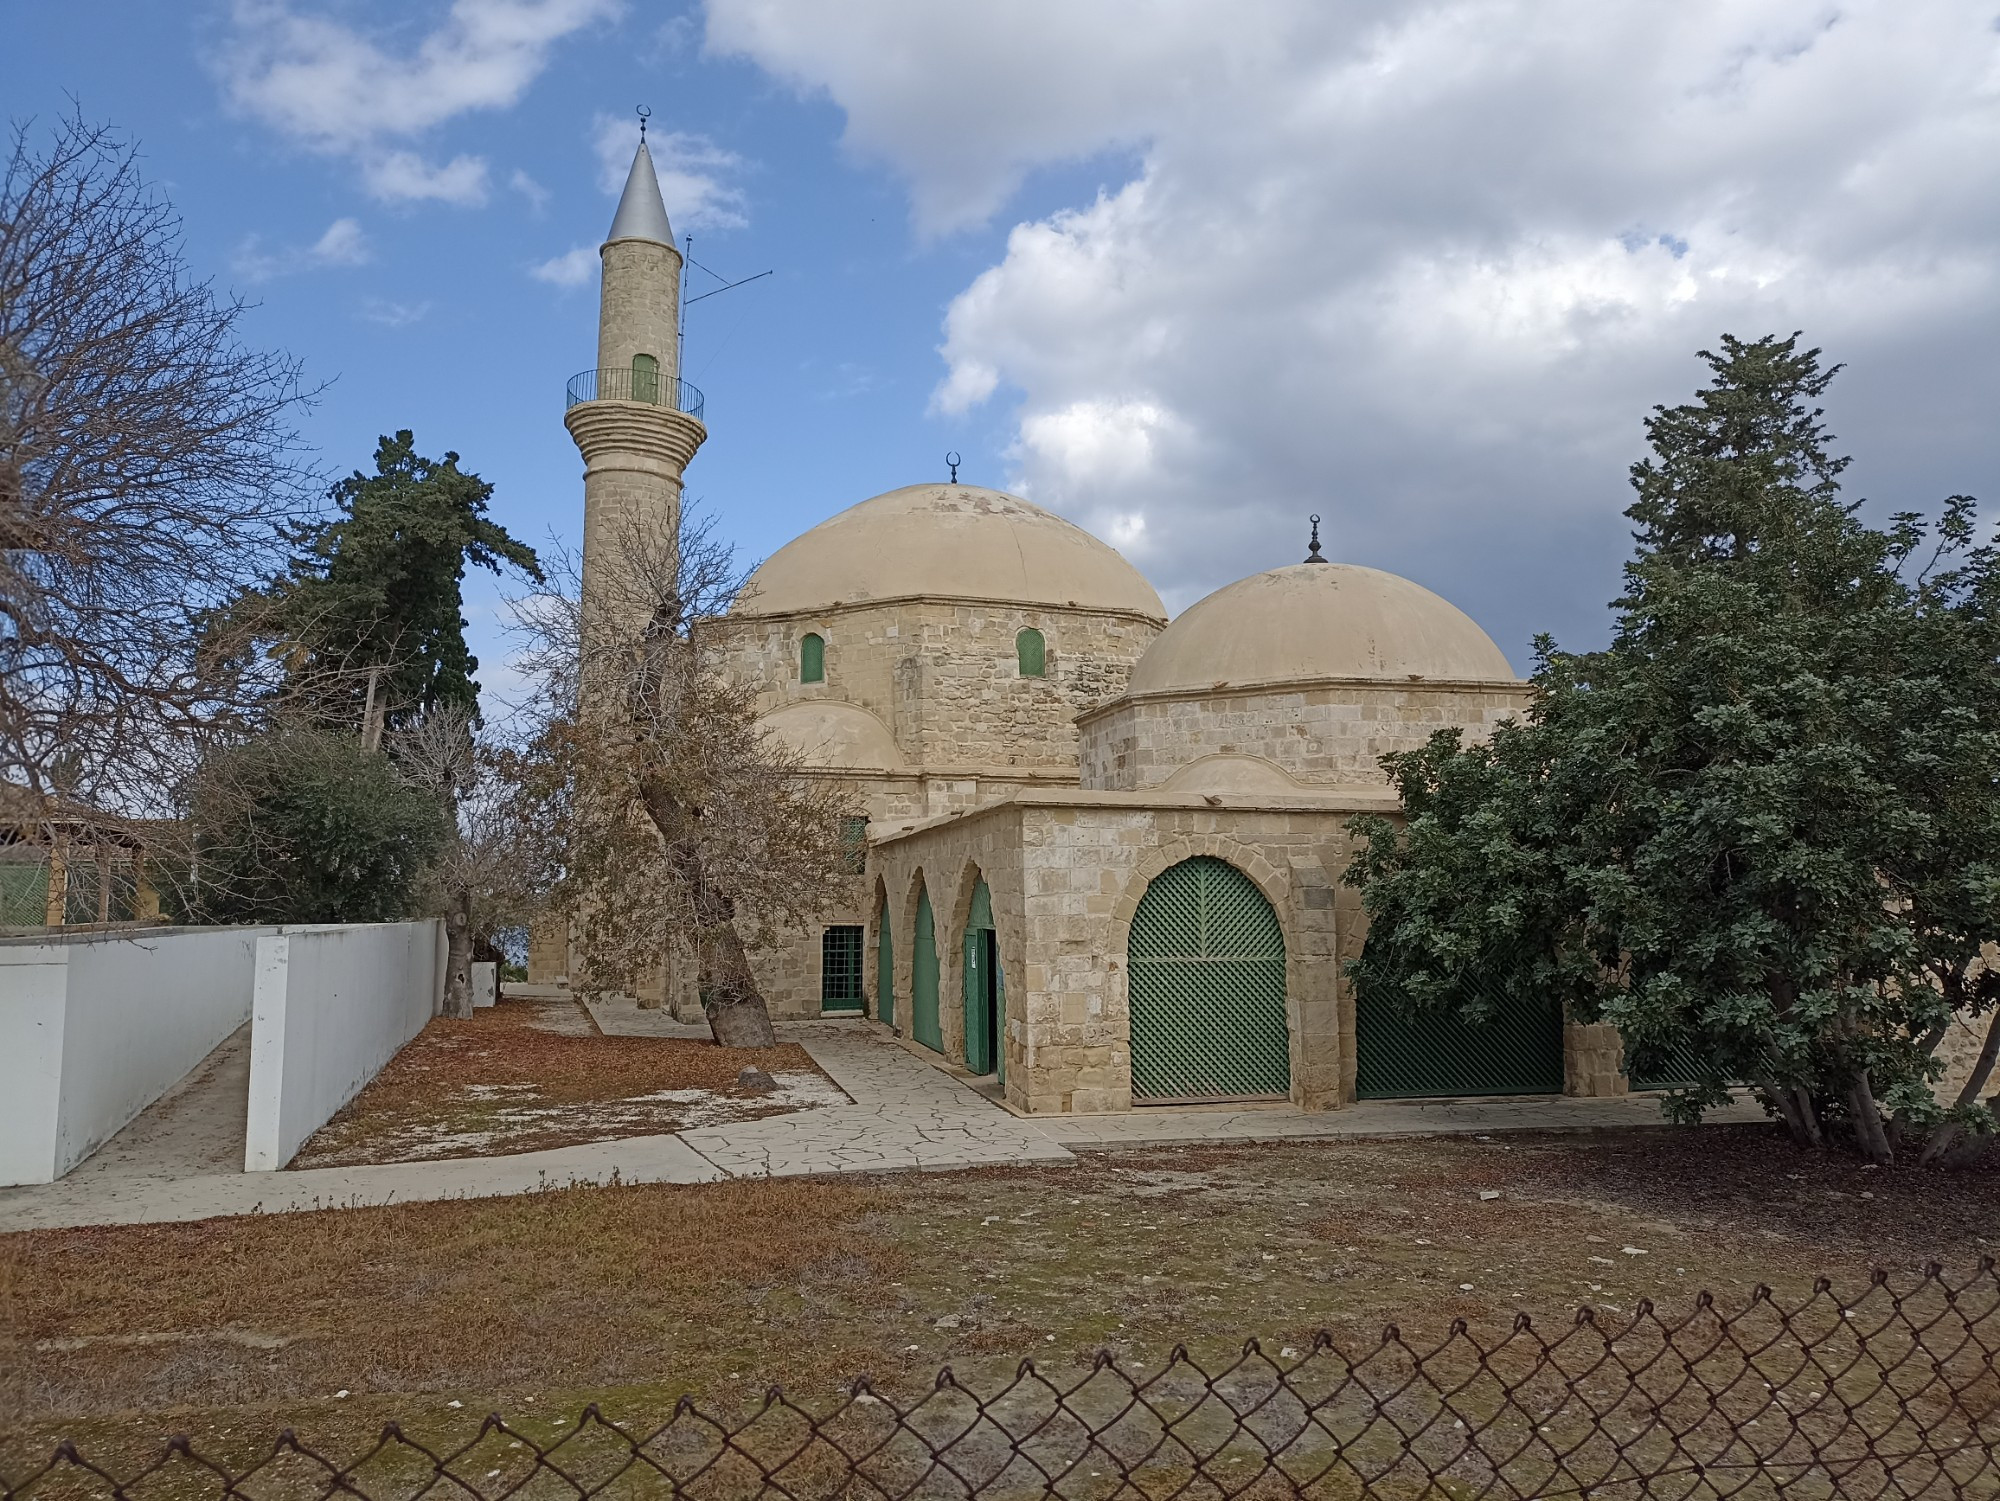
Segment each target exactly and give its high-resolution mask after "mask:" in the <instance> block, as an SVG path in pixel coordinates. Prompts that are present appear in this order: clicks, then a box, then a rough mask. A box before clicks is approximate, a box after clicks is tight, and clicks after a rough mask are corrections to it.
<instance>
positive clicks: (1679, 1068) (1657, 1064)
mask: <svg viewBox="0 0 2000 1501" xmlns="http://www.w3.org/2000/svg"><path fill="white" fill-rule="evenodd" d="M1625 1067H1626V1070H1627V1076H1628V1078H1629V1079H1630V1082H1631V1085H1632V1087H1633V1088H1634V1089H1674V1088H1677V1087H1679V1086H1680V1085H1683V1084H1692V1083H1694V1081H1695V1080H1696V1079H1697V1078H1699V1077H1700V1075H1701V1069H1700V1067H1699V1065H1697V1064H1696V1062H1695V1055H1694V1049H1693V1048H1692V1047H1690V1046H1689V1045H1688V1044H1686V1043H1681V1044H1679V1045H1678V1046H1675V1047H1671V1048H1668V1049H1667V1050H1666V1051H1665V1052H1664V1053H1659V1054H1654V1055H1651V1056H1638V1057H1635V1056H1634V1054H1633V1049H1632V1045H1631V1044H1630V1043H1629V1042H1628V1043H1627V1044H1626V1045H1625Z"/></svg>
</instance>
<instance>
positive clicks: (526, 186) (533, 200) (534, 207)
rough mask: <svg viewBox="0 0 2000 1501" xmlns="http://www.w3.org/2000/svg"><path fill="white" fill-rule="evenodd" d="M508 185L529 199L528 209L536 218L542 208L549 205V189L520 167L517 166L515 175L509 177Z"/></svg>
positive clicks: (539, 215)
mask: <svg viewBox="0 0 2000 1501" xmlns="http://www.w3.org/2000/svg"><path fill="white" fill-rule="evenodd" d="M507 186H508V187H510V188H512V189H513V190H514V191H515V192H517V193H519V194H520V195H521V196H522V197H523V198H525V199H527V200H528V211H529V212H530V213H532V214H533V215H535V217H536V218H540V217H541V213H542V210H543V209H545V208H547V207H548V206H549V190H548V189H547V188H545V187H543V186H542V185H541V184H540V183H538V182H536V181H535V179H534V178H532V177H530V176H529V175H528V174H527V173H525V172H523V171H522V170H521V169H520V168H519V167H516V168H515V169H514V175H513V176H512V177H510V178H508V179H507Z"/></svg>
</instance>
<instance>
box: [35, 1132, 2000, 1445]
mask: <svg viewBox="0 0 2000 1501" xmlns="http://www.w3.org/2000/svg"><path fill="white" fill-rule="evenodd" d="M1482 1195H1497V1197H1482ZM1996 1249H2000V1169H1996V1168H1995V1167H1993V1166H1989V1167H1986V1168H1982V1169H1976V1170H1974V1171H1971V1172H1963V1173H1958V1174H1945V1173H1932V1172H1919V1171H1915V1170H1896V1171H1884V1172H1876V1171H1873V1170H1870V1169H1868V1168H1865V1167H1863V1166H1861V1165H1859V1164H1857V1163H1855V1162H1852V1161H1849V1160H1846V1159H1842V1158H1832V1157H1817V1156H1812V1155H1809V1154H1806V1153H1803V1152H1800V1151H1798V1150H1796V1149H1794V1148H1793V1147H1791V1146H1790V1145H1788V1144H1787V1143H1785V1142H1784V1141H1783V1140H1782V1139H1780V1138H1778V1137H1776V1136H1775V1135H1773V1134H1772V1133H1771V1132H1769V1131H1767V1130H1764V1129H1761V1128H1710V1129H1703V1130H1700V1131H1698V1132H1669V1131H1653V1132H1632V1133H1629V1134H1625V1135H1606V1136H1594V1137H1578V1136H1561V1137H1557V1136H1548V1137H1524V1136H1510V1137H1502V1138H1495V1139H1492V1140H1486V1139H1480V1140H1463V1139H1458V1140H1430V1141H1349V1142H1325V1143H1310V1144H1296V1145H1284V1146H1255V1147H1239V1148H1230V1149H1181V1150H1159V1151H1152V1152H1147V1153H1144V1154H1119V1155H1104V1156H1098V1157H1093V1158H1090V1159H1087V1160H1085V1161H1084V1162H1083V1163H1081V1164H1080V1165H1078V1166H1074V1167H1052V1168H1047V1169H1040V1170H993V1171H985V1172H970V1173H957V1174H938V1175H916V1174H907V1175H896V1176H882V1177H876V1178H856V1179H848V1180H839V1181H829V1180H776V1181H762V1182H758V1181H747V1182H730V1183H722V1184H716V1185H711V1186H704V1187H689V1188H682V1187H643V1188H635V1187H628V1188H612V1189H580V1190H565V1191H562V1192H552V1193H548V1194H542V1195H535V1196H530V1197H527V1198H520V1199H511V1200H489V1201H482V1202H473V1203H449V1204H434V1205H422V1206H404V1207H390V1208H384V1209H365V1210H351V1211H334V1212H327V1213H315V1214H298V1215H282V1216H271V1217H268V1218H251V1219H233V1220H213V1221H207V1222H204V1223H199V1224H191V1225H159V1226H139V1227H130V1228H106V1229H95V1230H73V1231H48V1232H39V1231H38V1232H29V1233H24V1234H16V1235H11V1236H7V1237H4V1238H0V1313H3V1314H4V1317H0V1413H5V1414H9V1415H11V1416H9V1417H8V1418H7V1420H6V1421H5V1422H4V1424H0V1428H4V1434H5V1436H4V1438H0V1474H8V1473H17V1472H18V1470H19V1468H20V1466H21V1465H22V1464H23V1463H24V1462H25V1460H26V1458H27V1456H28V1455H30V1454H32V1453H35V1452H37V1451H43V1452H45V1451H46V1447H47V1446H48V1445H49V1444H50V1443H51V1442H53V1440H54V1439H55V1438H57V1437H59V1436H75V1437H77V1438H79V1439H81V1440H87V1441H88V1442H89V1443H90V1444H92V1445H94V1446H96V1448H97V1449H101V1450H103V1451H105V1452H107V1453H109V1454H114V1455H115V1454H116V1453H118V1452H128V1453H129V1452H137V1451H136V1447H135V1446H138V1445H142V1444H144V1443H147V1442H157V1441H158V1439H159V1437H160V1436H161V1435H162V1434H165V1433H167V1432H170V1431H176V1430H179V1431H189V1432H192V1433H193V1434H194V1435H195V1436H196V1438H197V1440H198V1441H201V1442H207V1443H211V1444H215V1445H220V1446H222V1447H223V1448H224V1450H225V1451H226V1450H227V1449H228V1448H229V1446H231V1445H239V1444H243V1443H246V1442H248V1441H249V1440H250V1438H251V1436H253V1435H254V1436H257V1437H259V1438H263V1439H266V1440H267V1439H268V1436H269V1435H270V1434H271V1433H272V1432H274V1431H275V1430H276V1429H278V1428H280V1427H284V1426H288V1425H295V1426H297V1427H299V1428H300V1429H301V1430H302V1431H310V1432H313V1433H315V1434H318V1435H321V1436H323V1437H324V1438H326V1439H327V1440H328V1441H329V1442H332V1441H335V1440H338V1439H339V1438H341V1437H342V1436H343V1435H345V1436H348V1437H358V1436H359V1435H361V1434H362V1433H363V1432H364V1431H370V1430H372V1428H373V1426H374V1425H377V1424H379V1423H380V1422H382V1421H384V1420H385V1419H387V1418H389V1417H392V1416H393V1417H396V1418H399V1419H401V1420H403V1421H404V1423H405V1424H406V1426H410V1427H412V1428H413V1430H417V1431H436V1432H440V1433H445V1432H455V1431H456V1428H457V1427H460V1426H462V1427H465V1428H466V1431H467V1432H468V1433H469V1432H470V1431H471V1428H472V1426H473V1425H474V1423H475V1422H476V1417H475V1415H476V1414H481V1413H484V1412H485V1411H487V1410H489V1409H493V1408H499V1409H503V1410H505V1411H506V1412H507V1413H508V1414H509V1415H510V1416H520V1417H522V1418H525V1419H527V1420H529V1421H530V1422H539V1423H543V1424H547V1425H554V1424H556V1423H557V1421H558V1419H559V1418H561V1417H562V1416H563V1415H564V1414H567V1415H569V1417H570V1418H572V1419H573V1417H574V1415H575V1414H576V1413H577V1411H578V1410H579V1409H580V1408H581V1406H582V1404H583V1403H584V1402H586V1401H589V1400H594V1399H596V1400H602V1401H603V1402H604V1403H605V1405H606V1408H607V1410H609V1411H611V1412H613V1413H623V1414H630V1415H638V1414H652V1415H655V1416H657V1415H659V1414H663V1413H665V1412H666V1411H667V1410H668V1409H669V1408H670V1407H671V1404H672V1401H673V1399H674V1398H675V1397H676V1396H678V1395H679V1394H680V1393H682V1392H684V1391H686V1392H693V1393H695V1394H697V1395H698V1396H699V1397H700V1399H701V1400H702V1401H704V1402H707V1403H713V1404H716V1405H717V1406H719V1407H724V1408H734V1407H737V1406H740V1405H741V1404H743V1403H747V1402H749V1401H750V1400H752V1399H753V1398H754V1396H755V1395H756V1394H758V1393H760V1392H762V1391H763V1390H764V1389H765V1388H766V1387H767V1386H768V1385H770V1384H771V1383H782V1384H783V1385H784V1386H785V1388H786V1389H787V1390H788V1391H791V1392H794V1393H796V1394H799V1396H800V1398H801V1400H805V1401H809V1402H810V1401H814V1400H828V1399H830V1397H831V1395H832V1393H833V1391H834V1389H835V1387H836V1386H837V1384H838V1383H840V1382H842V1381H843V1380H845V1379H847V1378H850V1377H852V1376H854V1375H856V1374H857V1373H864V1372H865V1373H868V1374H869V1375H871V1376H872V1377H873V1378H874V1379H875V1380H876V1381H877V1382H878V1383H879V1384H880V1385H881V1386H882V1387H883V1388H884V1389H885V1390H903V1391H911V1390H915V1389H917V1388H918V1387H919V1386H922V1385H927V1384H928V1383H929V1382H930V1381H931V1379H932V1377H933V1376H934V1374H935V1372H936V1370H937V1369H938V1367H939V1366H940V1365H943V1364H945V1363H947V1362H948V1363H950V1364H951V1365H952V1366H953V1368H954V1369H955V1370H956V1371H957V1372H958V1373H959V1374H960V1375H961V1376H963V1377H965V1378H967V1379H969V1380H973V1381H978V1380H981V1379H997V1378H998V1377H1000V1376H1002V1375H1004V1374H1005V1373H1006V1372H1009V1371H1011V1370H1012V1369H1013V1367H1014V1365H1015V1363H1016V1361H1017V1360H1018V1359H1019V1357H1021V1356H1022V1355H1024V1354H1031V1353H1032V1354H1035V1355H1037V1356H1038V1357H1040V1358H1042V1359H1043V1360H1045V1361H1050V1362H1054V1363H1055V1364H1056V1365H1057V1366H1059V1367H1061V1368H1064V1369H1072V1370H1074V1369H1081V1366H1082V1365H1083V1364H1084V1363H1087V1362H1088V1360H1089V1359H1090V1357H1091V1355H1092V1354H1093V1353H1094V1352H1095V1351H1097V1350H1098V1349H1100V1348H1108V1349H1110V1350H1112V1351H1114V1352H1116V1353H1118V1354H1119V1355H1120V1356H1121V1357H1125V1358H1130V1359H1132V1360H1135V1361H1139V1362H1154V1363H1157V1362H1158V1361H1159V1360H1161V1359H1162V1358H1163V1357H1164V1356H1165V1354H1166V1352H1167V1351H1168V1349H1169V1348H1170V1347H1171V1346H1172V1345H1173V1344H1174V1343H1176V1342H1177V1341H1184V1342H1186V1343H1187V1344H1188V1345H1189V1346H1190V1347H1191V1348H1192V1349H1193V1350H1194V1351H1195V1352H1196V1354H1197V1355H1198V1356H1201V1355H1203V1354H1206V1355H1208V1356H1211V1357H1214V1356H1219V1355H1222V1354H1224V1353H1226V1352H1228V1351H1231V1350H1234V1349H1236V1348H1238V1347H1239V1346H1240V1344H1241V1342H1242V1340H1243V1339H1244V1338H1245V1337H1246V1336H1250V1335H1254V1336H1257V1337H1258V1338H1260V1339H1262V1340H1263V1341H1265V1342H1266V1344H1267V1346H1268V1347H1270V1348H1272V1349H1274V1350H1275V1349H1278V1348H1281V1347H1290V1346H1295V1345H1300V1344H1303V1343H1304V1342H1306V1341H1307V1340H1309V1338H1310V1336H1311V1335H1312V1333H1313V1331H1315V1330H1317V1329H1320V1328H1322V1327H1325V1328H1331V1329H1332V1330H1334V1331H1335V1332H1336V1334H1338V1335H1341V1336H1342V1337H1343V1338H1345V1337H1351V1336H1355V1335H1373V1334H1375V1333H1377V1332H1379V1330H1380V1328H1381V1326H1382V1325H1383V1324H1384V1323H1386V1322H1388V1321H1390V1320H1395V1321H1397V1322H1398V1323H1400V1324H1401V1325H1402V1326H1403V1328H1404V1329H1405V1330H1406V1331H1410V1332H1412V1333H1414V1334H1422V1333H1425V1332H1429V1333H1431V1334H1438V1333H1441V1332H1442V1331H1444V1329H1445V1328H1446V1327H1447V1326H1448V1324H1449V1322H1450V1320H1452V1319H1453V1318H1457V1317H1463V1318H1466V1319H1468V1320H1470V1321H1471V1323H1472V1325H1473V1327H1474V1328H1475V1330H1478V1329H1485V1330H1488V1331H1499V1330H1503V1329H1504V1328H1505V1326H1506V1325H1507V1323H1508V1321H1509V1320H1510V1319H1511V1317H1512V1315H1513V1313H1514V1312H1515V1311H1516V1310H1527V1311H1530V1312H1531V1313H1533V1314H1535V1315H1536V1316H1537V1318H1538V1320H1546V1319H1551V1318H1553V1319H1557V1320H1567V1319H1568V1318H1570V1317H1572V1316H1573V1314H1574V1310H1575V1309H1576V1308H1578V1307H1579V1306H1580V1305H1582V1304H1586V1303H1588V1304H1590V1305H1592V1306H1594V1307H1596V1308H1598V1309H1601V1310H1606V1311H1608V1312H1613V1313H1618V1312H1623V1313H1627V1314H1629V1313H1630V1312H1631V1311H1632V1310H1633V1309H1634V1308H1635V1307H1636V1306H1637V1302H1638V1300H1639V1299H1641V1298H1651V1299H1654V1300H1656V1301H1657V1302H1658V1303H1659V1304H1660V1305H1661V1306H1662V1307H1663V1308H1668V1309H1673V1308H1680V1309H1686V1308H1688V1307H1689V1306H1691V1305H1692V1302H1693V1299H1694V1296H1695V1293H1696V1291H1697V1290H1698V1289H1701V1288H1709V1289H1713V1290H1714V1291H1715V1293H1716V1295H1717V1300H1718V1302H1719V1303H1721V1304H1723V1305H1724V1306H1730V1305H1733V1304H1740V1303H1742V1302H1744V1301H1746V1300H1747V1299H1748V1298H1749V1297H1750V1295H1751V1291H1752V1289H1753V1288H1754V1287H1755V1286H1756V1285H1757V1284H1759V1283H1768V1284H1771V1285H1772V1286H1774V1287H1775V1288H1776V1289H1777V1290H1778V1291H1779V1293H1780V1294H1781V1295H1784V1296H1794V1297H1798V1296H1803V1295H1805V1294H1806V1293H1807V1292H1808V1291H1809V1290H1810V1288H1811V1284H1812V1279H1813V1278H1814V1277H1815V1276H1816V1275H1818V1274H1821V1273H1824V1274H1826V1275H1827V1276H1830V1277H1831V1278H1833V1279H1834V1282H1835V1284H1836V1286H1837V1287H1841V1288H1847V1289H1852V1290H1854V1291H1856V1292H1858V1291H1859V1290H1860V1289H1861V1288H1862V1287H1863V1286H1864V1285H1865V1283H1866V1280H1867V1276H1868V1272H1869V1269H1870V1268H1872V1267H1875V1266H1883V1267H1887V1268H1890V1269H1892V1270H1894V1271H1896V1272H1897V1273H1898V1274H1899V1275H1914V1274H1915V1273H1916V1272H1917V1270H1918V1269H1920V1268H1921V1267H1922V1266H1923V1265H1924V1264H1925V1263H1927V1262H1929V1261H1932V1260H1937V1261H1941V1262H1943V1263H1945V1264H1946V1265H1947V1266H1948V1267H1950V1268H1952V1269H1954V1270H1955V1271H1958V1272H1963V1273H1971V1272H1973V1271H1974V1270H1975V1269H1976V1268H1977V1265H1978V1262H1979V1259H1980V1258H1981V1257H1982V1256H1985V1255H1989V1254H1991V1253H1993V1252H1994V1251H1995V1250H1996ZM547 1431H549V1432H557V1431H560V1430H559V1428H556V1427H549V1428H548V1429H547Z"/></svg>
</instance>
